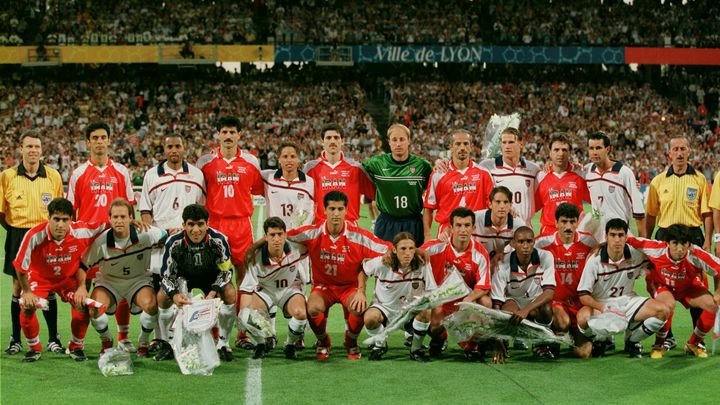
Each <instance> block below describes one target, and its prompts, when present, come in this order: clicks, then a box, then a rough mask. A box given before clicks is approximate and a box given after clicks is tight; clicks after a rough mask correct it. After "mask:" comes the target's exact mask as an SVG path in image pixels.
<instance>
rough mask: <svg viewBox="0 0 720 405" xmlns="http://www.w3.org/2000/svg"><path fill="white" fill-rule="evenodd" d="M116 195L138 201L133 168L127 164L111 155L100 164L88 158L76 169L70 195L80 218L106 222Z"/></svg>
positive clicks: (131, 201) (68, 195) (133, 201)
mask: <svg viewBox="0 0 720 405" xmlns="http://www.w3.org/2000/svg"><path fill="white" fill-rule="evenodd" d="M116 198H124V199H126V200H127V201H129V202H130V203H131V204H134V203H135V194H134V193H133V189H132V181H131V180H130V172H128V169H127V167H125V166H124V165H122V164H120V163H118V162H115V161H113V160H112V159H108V161H107V166H105V167H100V166H97V165H95V164H94V163H93V162H92V161H90V160H88V161H87V162H85V163H83V164H81V165H80V166H78V168H77V169H75V170H73V172H72V175H71V176H70V183H69V184H68V191H67V199H68V200H70V202H71V203H72V204H73V208H74V209H75V211H76V212H77V220H78V221H85V222H103V223H104V222H107V219H108V209H109V207H110V203H111V202H113V200H114V199H116Z"/></svg>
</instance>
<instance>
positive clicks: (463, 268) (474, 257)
mask: <svg viewBox="0 0 720 405" xmlns="http://www.w3.org/2000/svg"><path fill="white" fill-rule="evenodd" d="M422 248H423V249H425V250H427V252H428V255H430V266H432V270H433V276H434V277H435V283H436V284H437V285H440V284H442V282H443V281H444V280H445V277H446V276H447V275H448V274H449V273H450V272H452V271H453V270H457V271H458V272H459V273H460V275H461V276H462V278H463V279H464V280H465V284H467V286H468V287H469V288H472V289H475V290H486V291H489V290H490V257H489V256H488V253H487V251H486V250H485V248H484V247H483V246H482V244H480V242H478V241H475V240H471V241H470V244H469V245H468V247H467V249H465V251H463V252H458V251H457V250H455V248H454V247H453V245H452V240H451V241H450V242H443V241H441V240H439V239H436V240H431V241H429V242H425V244H424V245H423V246H422Z"/></svg>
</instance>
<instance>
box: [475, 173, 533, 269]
mask: <svg viewBox="0 0 720 405" xmlns="http://www.w3.org/2000/svg"><path fill="white" fill-rule="evenodd" d="M523 226H525V222H524V221H523V220H522V218H520V217H513V215H512V193H511V192H510V190H509V189H508V188H507V187H505V186H497V187H493V189H492V190H491V191H490V206H489V207H488V208H487V209H484V210H480V211H476V212H475V231H474V233H473V238H474V239H476V240H477V241H479V242H480V243H482V245H483V246H484V247H485V250H487V252H488V254H489V255H490V258H491V259H493V260H498V259H500V258H502V255H503V252H504V250H505V246H507V244H508V243H510V241H511V240H512V238H513V235H514V234H515V231H517V230H518V229H519V228H521V227H523ZM496 255H499V257H497V258H496V257H495V256H496ZM491 267H494V266H491Z"/></svg>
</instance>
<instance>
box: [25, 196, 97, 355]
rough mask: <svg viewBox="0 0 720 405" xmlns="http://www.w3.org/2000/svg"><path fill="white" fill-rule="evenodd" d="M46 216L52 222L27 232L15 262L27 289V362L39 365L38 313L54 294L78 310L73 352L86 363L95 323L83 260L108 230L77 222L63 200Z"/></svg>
mask: <svg viewBox="0 0 720 405" xmlns="http://www.w3.org/2000/svg"><path fill="white" fill-rule="evenodd" d="M47 210H48V222H44V223H42V224H40V225H37V226H35V227H34V228H32V229H30V230H29V231H28V232H27V234H26V235H25V237H24V238H23V241H22V245H21V246H20V250H19V252H18V255H17V257H16V258H15V261H14V262H13V265H14V266H15V269H17V278H18V281H19V282H20V286H21V288H22V312H21V314H20V324H21V325H22V329H23V334H24V335H25V339H26V340H27V343H28V347H29V348H30V350H28V352H27V353H25V357H24V358H23V361H24V362H34V361H36V360H39V359H40V356H41V354H42V345H41V344H40V337H39V334H40V327H39V326H38V321H37V316H36V315H35V310H36V309H37V308H40V307H42V306H43V305H42V302H41V300H45V299H47V297H48V294H50V293H52V292H54V293H57V294H58V295H59V296H60V298H61V299H62V300H63V301H66V302H69V303H71V305H72V307H73V308H72V320H71V322H70V328H71V330H72V338H71V339H70V344H69V345H68V351H69V353H70V357H71V358H73V359H74V360H76V361H84V360H87V357H86V356H85V352H84V351H83V346H84V339H85V332H86V331H87V327H88V323H89V321H90V318H89V315H88V311H87V307H86V306H85V299H86V298H87V295H88V294H87V289H86V288H85V270H83V269H81V268H80V259H81V257H82V254H83V253H84V252H85V250H86V249H87V247H88V246H89V245H90V244H91V243H92V241H93V239H94V238H95V236H97V235H98V234H99V233H100V232H102V231H103V229H105V226H104V222H103V224H102V225H97V224H87V223H84V222H72V215H73V214H74V209H73V205H72V203H71V202H70V201H68V200H66V199H64V198H55V199H53V200H52V201H50V204H48V207H47Z"/></svg>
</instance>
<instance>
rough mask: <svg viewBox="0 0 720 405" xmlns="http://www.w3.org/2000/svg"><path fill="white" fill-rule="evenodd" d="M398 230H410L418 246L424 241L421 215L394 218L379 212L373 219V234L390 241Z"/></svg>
mask: <svg viewBox="0 0 720 405" xmlns="http://www.w3.org/2000/svg"><path fill="white" fill-rule="evenodd" d="M400 232H410V233H411V234H412V235H413V236H414V237H415V245H416V246H418V247H420V246H421V245H422V244H423V243H424V241H425V232H424V229H423V221H422V216H417V217H407V218H396V217H393V216H391V215H388V214H385V213H384V212H381V213H380V215H378V217H377V219H376V220H375V236H377V237H378V238H380V239H382V240H384V241H387V242H392V241H393V238H395V235H397V234H398V233H400Z"/></svg>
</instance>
